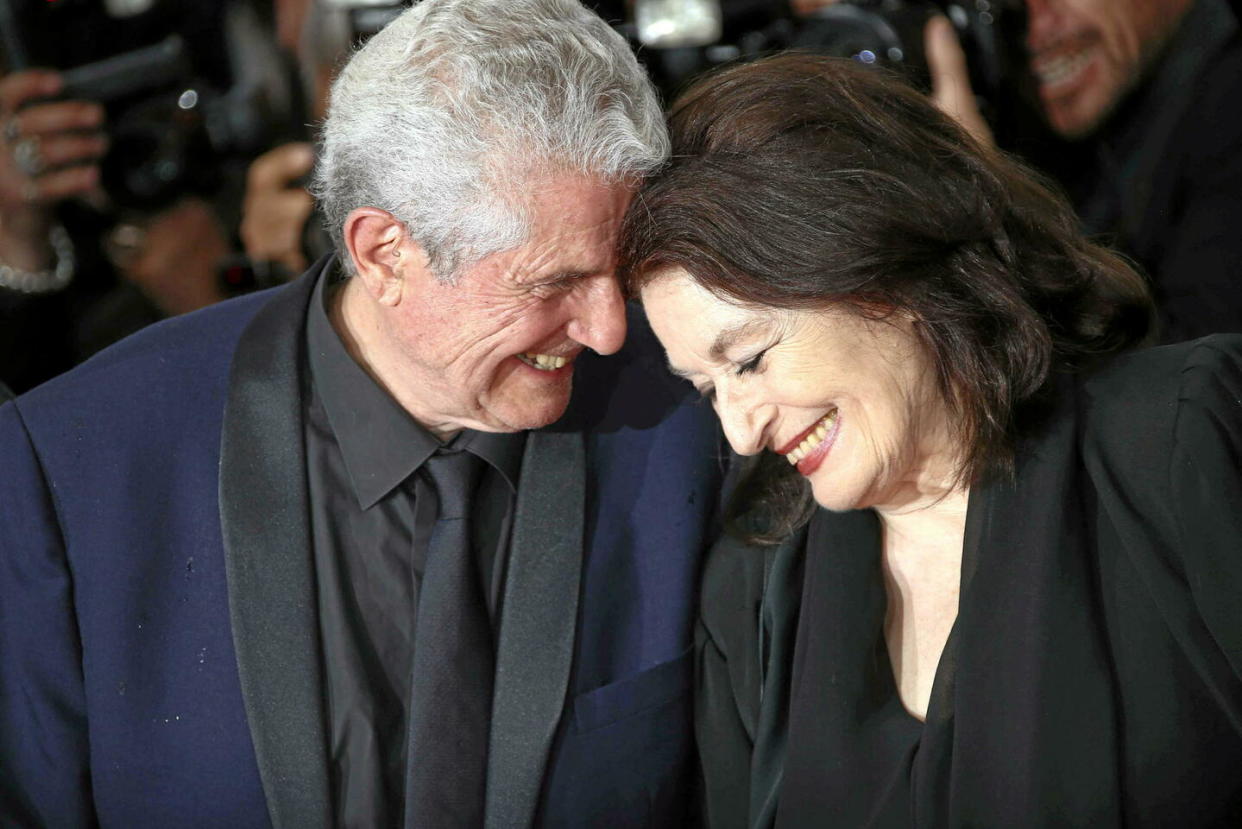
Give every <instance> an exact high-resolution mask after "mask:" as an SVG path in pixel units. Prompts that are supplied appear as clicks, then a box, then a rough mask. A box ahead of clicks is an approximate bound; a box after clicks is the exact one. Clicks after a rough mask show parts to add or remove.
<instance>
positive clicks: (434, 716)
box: [405, 450, 495, 829]
mask: <svg viewBox="0 0 1242 829" xmlns="http://www.w3.org/2000/svg"><path fill="white" fill-rule="evenodd" d="M482 463H483V462H482V461H481V460H480V459H479V458H477V457H476V456H474V455H472V454H470V453H469V452H465V451H447V450H438V451H437V452H436V454H435V455H433V456H432V457H431V458H430V459H428V461H427V462H426V463H425V464H424V465H423V467H422V470H423V471H424V472H425V473H426V475H427V476H428V477H429V478H430V480H431V485H432V487H433V488H434V489H435V495H436V500H437V502H438V511H437V513H436V515H437V518H436V523H435V527H434V528H433V529H432V531H431V538H430V539H429V541H428V544H427V564H426V569H425V570H424V572H423V582H422V588H421V590H420V591H419V597H418V622H417V627H416V631H415V641H414V669H413V679H412V684H411V688H410V734H409V751H408V754H407V759H406V768H407V769H408V776H407V785H406V794H405V825H406V826H407V827H430V828H431V829H440V827H445V829H457V827H479V826H482V825H483V799H484V792H485V787H486V782H487V739H488V732H489V730H490V726H491V710H492V680H493V673H494V672H495V655H494V654H493V652H492V651H493V645H492V631H491V623H490V621H489V618H488V611H487V603H486V601H485V599H484V594H483V590H482V586H481V585H480V579H479V576H478V574H477V566H476V564H475V560H474V559H475V556H474V554H473V553H472V552H471V549H470V522H469V511H470V498H471V494H472V493H473V491H474V488H475V484H476V482H477V481H478V476H479V473H480V471H481V466H482Z"/></svg>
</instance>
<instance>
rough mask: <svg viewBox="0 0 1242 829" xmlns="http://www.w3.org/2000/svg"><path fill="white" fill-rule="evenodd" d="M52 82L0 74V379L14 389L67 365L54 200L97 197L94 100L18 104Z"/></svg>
mask: <svg viewBox="0 0 1242 829" xmlns="http://www.w3.org/2000/svg"><path fill="white" fill-rule="evenodd" d="M60 86H61V82H60V76H59V75H58V74H57V73H55V72H44V71H27V72H18V73H15V74H11V75H8V76H6V77H4V78H2V79H0V134H2V135H3V148H2V149H3V151H0V379H3V380H5V381H7V382H8V383H10V384H12V386H13V387H14V388H16V389H17V390H19V391H21V390H24V389H25V388H29V387H30V386H33V385H35V384H36V383H38V382H40V381H42V380H44V379H47V378H48V377H51V376H52V375H54V374H56V373H58V372H60V371H63V370H64V369H66V368H68V367H69V366H70V365H72V363H73V351H74V349H73V347H72V344H71V337H70V336H69V335H68V333H67V332H66V331H65V330H64V329H65V328H66V327H67V326H68V324H69V317H70V315H71V305H72V303H71V302H70V300H71V299H72V298H74V297H72V296H70V295H67V294H66V293H65V289H66V288H67V287H68V286H69V284H70V282H71V281H72V280H73V278H74V276H75V275H76V273H75V272H76V270H77V262H76V257H75V253H74V245H73V243H72V240H71V239H70V238H69V235H68V233H67V231H66V230H65V229H64V227H63V226H62V225H61V224H59V222H58V221H57V218H56V215H55V212H54V207H55V206H56V204H57V203H59V202H61V201H64V200H67V199H72V198H82V199H90V200H99V199H101V198H102V191H101V190H100V189H99V167H98V165H97V161H98V159H99V158H100V157H101V156H102V155H103V153H104V151H105V149H106V148H107V139H106V137H105V136H104V134H103V133H102V131H101V128H102V125H103V119H104V113H103V108H102V107H100V106H98V105H97V104H92V103H88V102H85V101H57V102H54V103H40V104H34V105H30V106H27V104H28V103H29V102H31V101H32V100H37V99H41V98H48V97H51V96H53V95H56V94H57V93H59V91H60ZM74 293H75V294H76V293H77V292H74Z"/></svg>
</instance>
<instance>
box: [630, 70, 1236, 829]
mask: <svg viewBox="0 0 1242 829" xmlns="http://www.w3.org/2000/svg"><path fill="white" fill-rule="evenodd" d="M671 126H672V133H673V141H674V149H673V153H674V155H673V160H672V162H671V163H670V165H669V166H668V167H667V169H666V170H665V171H664V172H663V173H662V174H661V175H659V176H657V177H656V178H655V179H654V180H653V181H652V182H651V183H650V184H649V185H648V186H646V188H645V189H644V190H643V192H642V193H641V194H640V196H639V197H638V198H636V199H635V201H634V203H633V205H632V206H631V209H630V212H629V215H628V218H627V227H626V232H625V241H624V246H623V250H622V266H623V267H622V271H623V274H624V275H625V276H626V278H627V280H628V281H629V284H630V287H631V288H632V290H633V291H634V292H635V293H638V294H640V295H641V298H642V300H643V303H644V305H645V306H646V309H647V313H648V316H649V318H650V320H651V323H652V326H653V328H654V330H655V332H656V333H657V335H658V336H659V337H660V339H661V341H662V342H663V343H664V346H665V348H666V350H667V352H668V358H669V363H670V365H671V367H672V369H673V371H674V372H676V373H678V374H680V375H682V376H684V377H686V378H687V379H688V380H690V381H691V382H692V383H694V385H695V386H696V387H698V388H699V390H700V391H701V392H702V393H703V394H704V395H705V396H707V397H709V398H711V400H712V404H713V405H714V406H715V408H716V410H717V412H718V414H719V415H720V419H721V423H722V425H723V428H724V432H725V435H726V436H727V437H728V439H729V441H730V443H731V444H732V446H733V448H734V449H735V450H736V451H737V452H738V453H739V454H740V455H743V456H750V455H756V456H758V457H756V458H747V459H746V462H745V463H743V464H740V465H739V469H740V474H739V476H738V477H739V478H740V479H741V480H740V481H739V482H738V484H737V486H736V488H735V490H734V493H733V496H732V504H733V506H732V508H731V513H732V527H733V530H732V535H730V536H727V537H725V538H723V539H722V540H721V541H720V542H719V543H718V544H717V546H716V548H715V549H714V550H713V552H712V554H711V556H710V558H709V561H708V564H707V567H706V571H705V574H704V581H703V593H702V597H701V625H700V634H699V648H700V650H699V654H698V706H699V707H698V713H697V729H698V737H699V742H700V758H701V766H702V772H703V781H704V801H705V802H704V813H705V815H706V818H707V821H708V823H709V824H711V825H713V826H751V825H753V826H768V825H773V824H775V825H777V826H789V827H810V826H825V825H830V826H842V827H859V826H883V827H888V826H919V827H924V826H928V827H932V826H934V827H940V826H981V827H1001V826H1004V827H1011V826H1047V825H1065V826H1093V827H1095V826H1121V825H1126V826H1167V825H1178V826H1220V825H1242V774H1239V773H1238V769H1239V768H1242V339H1239V338H1236V337H1230V336H1218V337H1212V338H1208V339H1204V340H1200V341H1198V342H1195V343H1189V344H1185V345H1179V346H1172V347H1168V348H1162V349H1153V350H1133V351H1131V350H1130V349H1132V348H1134V347H1135V346H1139V345H1142V344H1143V343H1144V341H1145V340H1146V339H1147V338H1148V336H1149V326H1150V324H1151V323H1150V320H1151V318H1152V313H1151V312H1152V309H1151V304H1150V300H1149V298H1148V295H1147V292H1146V289H1145V287H1144V283H1143V281H1142V279H1141V278H1140V277H1139V276H1138V275H1136V274H1135V273H1134V272H1133V270H1131V269H1130V268H1129V266H1128V265H1126V264H1125V263H1124V262H1123V261H1122V260H1120V259H1118V258H1117V257H1116V256H1114V255H1113V254H1111V253H1109V252H1107V251H1106V250H1104V249H1102V248H1100V247H1097V246H1096V245H1094V244H1092V243H1090V242H1089V241H1087V240H1085V239H1084V238H1082V236H1081V235H1080V233H1079V231H1078V229H1077V224H1076V221H1075V218H1074V216H1073V215H1072V213H1071V212H1070V211H1069V209H1068V208H1067V207H1066V206H1065V204H1064V203H1063V202H1062V201H1061V199H1060V198H1058V197H1057V196H1056V195H1055V194H1053V193H1052V192H1051V191H1050V190H1049V189H1048V188H1047V187H1045V186H1044V185H1043V184H1042V183H1041V182H1039V181H1038V180H1037V179H1035V178H1034V177H1033V176H1032V174H1031V173H1029V172H1027V171H1026V170H1025V169H1023V168H1021V167H1020V166H1019V165H1017V164H1015V163H1014V162H1012V161H1010V160H1007V159H1006V158H1004V157H1002V156H1000V155H999V154H997V153H995V152H994V151H990V150H986V149H983V148H981V147H980V146H979V145H977V144H976V143H975V142H974V141H973V140H971V139H970V138H969V137H968V136H967V135H966V134H965V133H964V132H962V131H961V130H960V129H959V128H958V127H957V126H956V125H955V124H954V122H953V121H952V120H950V119H949V118H948V117H946V116H944V115H942V114H940V113H939V112H938V111H937V110H936V109H935V108H934V107H933V106H932V105H931V104H930V103H928V102H927V101H926V100H925V99H924V98H923V97H922V96H921V95H919V94H918V93H916V92H914V91H913V90H910V89H908V88H907V87H905V86H904V85H903V84H902V83H901V82H899V81H897V80H895V79H893V78H891V77H889V76H887V75H884V74H881V73H878V72H876V71H874V70H871V69H867V68H864V67H861V66H859V65H857V64H853V63H851V62H849V61H839V60H835V59H831V58H823V57H816V56H810V55H782V56H777V57H774V58H770V59H768V60H765V61H760V62H757V63H753V64H749V65H744V66H740V67H735V68H732V69H729V70H726V71H724V72H721V73H718V74H715V75H713V76H711V77H709V78H707V79H705V80H702V81H700V82H699V83H697V84H696V85H695V86H694V87H692V88H691V89H690V90H689V91H688V92H687V93H686V94H685V95H684V96H683V97H682V98H681V100H680V101H679V102H678V103H677V104H675V105H674V107H673V110H672V115H671ZM1127 351H1129V353H1123V352H1127ZM764 450H767V454H766V455H759V453H761V452H764Z"/></svg>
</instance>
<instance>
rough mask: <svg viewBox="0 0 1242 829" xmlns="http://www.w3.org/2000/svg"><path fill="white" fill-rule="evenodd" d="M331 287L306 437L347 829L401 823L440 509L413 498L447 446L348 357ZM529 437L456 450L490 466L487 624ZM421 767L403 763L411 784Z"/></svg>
mask: <svg viewBox="0 0 1242 829" xmlns="http://www.w3.org/2000/svg"><path fill="white" fill-rule="evenodd" d="M329 273H330V271H329ZM327 283H328V277H327V276H325V277H323V278H321V280H320V283H319V285H318V286H317V287H316V289H315V295H314V298H313V300H312V301H311V304H310V308H309V311H308V318H307V327H306V332H307V333H306V338H307V347H308V355H309V356H308V363H309V367H310V371H309V377H310V383H311V388H310V389H309V391H308V394H307V395H306V399H307V408H306V420H305V422H304V432H305V438H306V458H307V472H308V484H309V494H310V512H311V539H312V542H313V546H314V558H315V581H316V587H317V594H318V600H319V619H320V622H319V624H320V634H321V636H322V649H323V664H324V675H325V678H326V684H327V693H326V700H325V703H326V705H325V708H326V711H327V715H328V727H329V740H330V746H329V754H330V758H331V766H332V772H333V787H334V796H335V798H336V800H335V811H336V815H337V819H338V821H339V825H340V826H342V827H372V826H396V825H400V821H401V813H402V804H403V800H404V792H405V780H406V777H407V758H406V740H407V722H408V711H409V706H410V678H411V670H412V666H413V653H414V643H415V634H416V630H415V619H416V618H417V614H418V596H419V588H420V585H421V583H422V576H423V571H424V564H425V556H426V551H427V541H428V538H429V536H430V533H431V530H432V528H433V526H434V525H435V522H436V517H437V516H436V514H435V513H436V509H435V498H434V497H430V498H427V497H423V498H420V497H418V494H419V492H420V491H421V489H420V482H419V481H416V473H417V471H418V470H419V468H420V467H421V466H422V465H423V463H424V462H425V461H426V460H427V459H428V458H429V457H431V455H432V454H433V453H434V452H435V450H436V449H437V448H439V447H440V446H441V445H442V444H441V443H440V441H439V440H438V439H437V438H436V437H435V436H434V435H432V434H431V433H430V432H428V431H427V430H426V429H424V428H423V427H422V426H420V425H419V424H418V423H416V422H415V421H414V419H413V418H411V417H410V415H409V414H408V413H407V412H406V411H405V410H404V409H403V408H401V406H400V405H399V404H397V402H396V401H395V400H393V399H392V398H391V397H390V396H389V395H388V393H387V392H385V391H384V390H383V389H382V388H381V387H380V386H379V385H378V384H377V383H376V382H375V381H374V380H372V379H371V377H370V376H369V375H367V373H366V372H365V371H364V370H363V369H362V368H361V367H360V366H359V365H358V364H357V363H356V362H354V360H353V359H352V358H351V357H350V356H349V354H348V352H347V351H346V350H345V347H344V345H343V344H342V342H341V340H340V338H339V337H338V336H337V334H336V332H335V330H333V328H332V324H331V322H330V321H329V317H328V313H327V308H328V305H327V303H328V302H329V301H330V300H331V292H332V290H333V286H332V285H331V284H327ZM525 440H526V438H525V434H524V433H519V434H493V433H485V432H472V431H469V430H467V431H464V432H461V433H460V434H458V435H457V437H456V438H454V440H453V441H452V442H451V443H450V444H449V445H451V446H453V447H454V448H462V449H467V450H468V451H470V452H472V453H474V454H476V455H478V456H480V457H481V458H483V459H484V460H485V461H487V463H486V464H485V465H484V470H483V473H482V476H481V480H480V481H479V485H478V488H477V489H476V490H475V493H474V495H473V498H472V518H473V520H472V526H473V530H474V531H473V534H472V535H473V538H472V541H473V543H472V547H473V552H474V555H475V556H476V562H477V565H478V572H479V573H481V574H484V577H485V584H484V590H485V595H486V596H487V597H488V605H489V611H490V616H491V619H492V620H495V619H497V618H498V616H499V602H500V596H501V595H502V589H503V586H504V569H505V568H504V561H505V558H506V551H507V549H508V539H509V529H510V524H511V521H512V517H513V504H514V497H515V493H516V485H517V480H518V472H519V470H520V468H521V460H522V450H523V448H524V447H525ZM417 764H418V758H409V765H410V768H411V769H413V770H414V772H413V773H417Z"/></svg>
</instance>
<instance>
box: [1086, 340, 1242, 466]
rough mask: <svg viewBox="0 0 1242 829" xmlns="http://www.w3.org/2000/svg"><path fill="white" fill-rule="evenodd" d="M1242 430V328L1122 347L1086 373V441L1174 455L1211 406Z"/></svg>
mask: <svg viewBox="0 0 1242 829" xmlns="http://www.w3.org/2000/svg"><path fill="white" fill-rule="evenodd" d="M1209 413H1211V414H1214V415H1215V416H1219V417H1220V418H1221V420H1222V422H1223V423H1225V424H1232V427H1233V428H1234V429H1239V430H1242V336H1240V335H1235V334H1214V335H1212V336H1210V337H1204V338H1202V339H1198V340H1192V341H1190V342H1185V343H1177V344H1175V345H1168V346H1160V347H1158V348H1149V349H1143V350H1140V351H1134V352H1129V353H1127V354H1123V355H1121V356H1119V357H1117V358H1115V359H1114V360H1112V361H1110V362H1109V363H1107V364H1106V365H1104V366H1103V367H1101V368H1099V369H1097V370H1096V371H1094V372H1092V373H1090V374H1089V375H1087V376H1085V377H1084V378H1083V379H1082V382H1081V384H1080V393H1079V416H1080V435H1081V440H1082V441H1083V443H1084V445H1087V446H1095V447H1098V448H1099V449H1101V450H1105V451H1110V450H1111V452H1112V453H1118V457H1119V458H1120V457H1130V458H1132V459H1137V458H1138V457H1139V456H1143V455H1150V454H1153V453H1154V454H1157V455H1160V456H1162V457H1167V454H1168V452H1169V451H1171V449H1172V444H1173V442H1175V441H1176V440H1177V439H1178V438H1179V436H1182V437H1184V433H1185V432H1186V430H1195V429H1196V428H1197V427H1198V426H1201V425H1203V424H1201V423H1198V422H1197V421H1198V420H1199V419H1200V418H1201V417H1202V416H1203V415H1205V414H1209Z"/></svg>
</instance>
